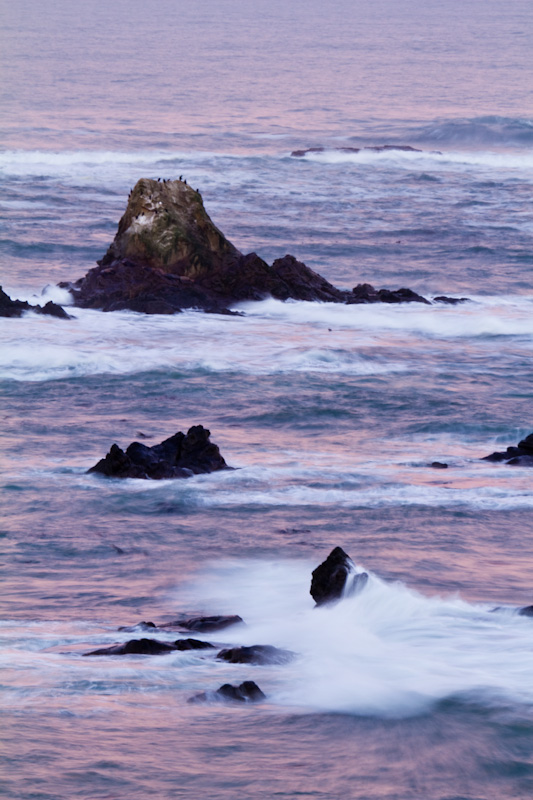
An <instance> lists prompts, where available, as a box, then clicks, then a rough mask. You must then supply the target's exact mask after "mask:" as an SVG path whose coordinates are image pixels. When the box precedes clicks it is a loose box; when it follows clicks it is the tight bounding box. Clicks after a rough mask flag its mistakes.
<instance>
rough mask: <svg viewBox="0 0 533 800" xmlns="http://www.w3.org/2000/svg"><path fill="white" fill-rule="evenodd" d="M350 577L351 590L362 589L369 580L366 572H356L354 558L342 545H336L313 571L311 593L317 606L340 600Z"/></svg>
mask: <svg viewBox="0 0 533 800" xmlns="http://www.w3.org/2000/svg"><path fill="white" fill-rule="evenodd" d="M349 577H350V591H351V592H354V591H358V590H360V589H362V588H363V586H364V585H365V584H366V582H367V580H368V575H367V573H366V572H361V573H356V572H355V565H354V563H353V561H352V559H351V558H350V556H349V555H348V554H347V553H345V552H344V550H343V549H342V547H335V548H334V549H333V550H332V551H331V553H330V554H329V556H328V557H327V558H326V560H325V561H323V562H322V564H320V565H319V566H318V567H317V568H316V569H315V570H313V573H312V580H311V589H310V593H311V596H312V598H313V600H314V601H315V603H316V604H317V606H321V605H324V604H325V603H331V602H333V601H335V600H340V598H341V597H342V596H343V594H345V590H346V589H347V586H348V578H349Z"/></svg>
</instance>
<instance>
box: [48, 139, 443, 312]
mask: <svg viewBox="0 0 533 800" xmlns="http://www.w3.org/2000/svg"><path fill="white" fill-rule="evenodd" d="M369 149H385V150H386V149H391V148H389V146H384V147H383V148H369ZM392 149H413V148H407V147H405V148H403V147H398V148H392ZM302 153H304V151H302ZM60 286H61V287H62V288H66V289H68V290H69V291H70V292H71V293H72V295H73V297H74V303H75V305H77V306H79V307H81V308H96V309H102V310H103V311H120V310H123V309H129V310H131V311H138V312H143V313H146V314H174V313H177V312H179V311H181V310H183V309H187V308H196V309H201V310H203V311H213V312H217V313H236V312H234V311H230V310H229V308H228V307H229V306H230V305H233V304H235V303H239V302H242V301H245V300H263V299H264V298H266V297H274V298H276V299H278V300H288V299H294V300H308V301H322V302H332V303H352V304H353V303H409V302H419V303H428V302H429V301H428V300H426V299H425V298H424V297H422V296H421V295H418V294H417V293H416V292H413V291H412V290H410V289H404V288H402V289H396V290H389V289H379V290H378V289H374V287H372V286H371V285H370V284H361V285H359V286H357V287H355V289H354V290H353V291H348V290H342V289H337V288H336V287H335V286H333V285H332V284H331V283H329V281H327V280H326V279H325V278H323V277H322V276H321V275H319V274H318V273H316V272H313V270H311V269H309V267H307V266H306V265H305V264H303V263H302V262H301V261H298V260H297V259H296V258H295V257H294V256H291V255H286V256H284V257H283V258H278V259H277V260H276V261H274V263H273V264H272V265H271V266H270V265H268V264H267V263H266V262H265V261H263V259H262V258H260V257H259V256H258V255H257V254H256V253H249V254H248V255H244V254H243V253H241V252H240V251H239V250H238V249H237V248H236V247H235V246H234V245H233V244H232V243H231V242H230V241H229V240H228V239H226V237H225V236H224V234H223V233H222V231H220V230H219V229H218V228H217V227H216V225H215V224H214V223H213V222H212V220H211V219H210V217H209V215H208V214H207V212H206V210H205V208H204V204H203V200H202V196H201V194H200V193H199V192H198V191H194V190H193V189H192V188H191V187H190V186H188V185H187V184H186V183H185V182H184V181H181V180H177V181H156V180H150V179H147V178H143V179H142V180H140V181H138V183H137V184H136V185H135V187H134V188H133V190H132V191H131V192H130V196H129V199H128V205H127V208H126V212H125V213H124V215H123V217H122V219H121V220H120V222H119V226H118V231H117V234H116V236H115V238H114V240H113V242H112V244H111V246H110V247H109V249H108V251H107V253H106V254H105V256H104V257H103V258H102V259H101V260H100V261H99V262H98V266H96V267H95V268H94V269H91V270H89V272H88V273H87V274H86V275H85V277H84V278H80V279H79V280H78V281H76V282H74V283H61V284H60ZM451 300H453V298H451Z"/></svg>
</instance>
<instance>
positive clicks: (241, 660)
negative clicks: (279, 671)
mask: <svg viewBox="0 0 533 800" xmlns="http://www.w3.org/2000/svg"><path fill="white" fill-rule="evenodd" d="M294 657H295V653H291V651H290V650H281V649H280V648H278V647H273V646H272V645H270V644H253V645H251V646H249V647H229V648H226V649H224V650H221V651H220V652H219V653H217V658H218V659H220V660H221V661H229V663H230V664H288V663H289V661H292V659H293V658H294Z"/></svg>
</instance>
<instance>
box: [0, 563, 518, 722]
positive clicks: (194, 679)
mask: <svg viewBox="0 0 533 800" xmlns="http://www.w3.org/2000/svg"><path fill="white" fill-rule="evenodd" d="M314 566H316V564H312V563H310V562H309V561H301V560H298V561H296V560H295V561H288V560H281V559H280V560H277V561H264V560H263V561H255V560H240V561H224V562H218V563H217V564H216V565H215V564H214V565H211V566H207V567H204V569H203V571H202V572H201V573H198V574H196V575H194V576H192V577H190V578H189V580H188V581H185V580H181V581H180V588H179V590H174V591H172V592H171V597H169V601H171V603H172V606H173V607H178V608H210V609H216V611H217V613H222V614H224V613H236V612H240V613H242V615H243V617H244V618H245V621H246V625H241V626H237V627H235V628H234V629H231V632H225V635H224V639H225V640H226V641H227V640H230V641H231V643H233V644H235V645H252V644H258V643H268V644H272V645H274V646H277V647H282V648H286V649H288V650H291V651H292V652H294V653H295V656H296V657H295V659H294V661H293V662H292V663H290V664H287V665H283V666H262V667H261V666H254V667H252V668H250V666H249V665H248V666H245V667H240V666H239V665H232V664H227V663H226V662H223V661H216V660H215V659H214V658H213V656H212V655H205V653H202V654H197V653H193V654H191V653H179V652H173V653H170V654H168V655H163V656H158V657H156V658H146V657H143V656H139V657H135V656H133V657H128V658H121V659H109V658H107V659H106V658H101V659H99V658H95V659H84V658H81V657H80V655H81V653H82V652H84V651H87V650H90V649H92V648H94V647H95V646H98V645H101V644H104V643H111V642H114V641H125V640H126V639H128V638H131V636H132V635H131V633H127V632H123V633H120V632H117V631H116V625H115V626H113V625H112V624H111V625H108V626H104V627H103V626H102V624H101V623H100V624H99V623H97V622H92V623H91V622H88V621H87V620H80V621H76V620H73V621H72V622H71V623H62V624H58V623H54V622H53V621H51V622H50V621H47V622H46V623H38V624H35V623H34V624H22V625H21V624H20V622H19V623H17V624H12V623H10V622H9V621H7V622H4V623H3V624H2V625H1V627H0V633H1V635H2V639H3V642H4V645H5V647H4V648H3V654H2V656H1V659H0V661H1V665H2V666H3V667H5V668H6V669H5V670H4V685H5V687H6V688H9V684H10V681H11V680H13V688H12V690H11V691H10V692H9V693H6V695H5V700H4V702H5V704H6V705H9V706H12V707H30V706H31V708H32V709H33V708H34V706H36V705H38V704H39V703H40V704H42V705H46V704H47V703H48V702H50V701H52V702H56V700H55V699H56V698H59V699H60V702H62V703H63V704H64V703H65V698H66V697H68V698H69V701H68V702H69V708H70V709H72V710H73V711H74V712H75V711H76V710H77V708H78V707H79V708H83V707H84V706H85V707H86V698H87V696H91V697H100V696H102V695H106V694H112V695H113V696H114V703H115V704H116V702H117V700H118V697H119V696H121V695H122V696H124V697H126V698H129V697H131V695H132V694H134V693H144V694H146V693H149V694H151V695H152V696H153V701H152V702H157V699H156V698H157V696H158V695H161V696H163V697H166V696H167V693H168V691H169V689H172V695H173V697H174V698H176V697H177V698H178V703H179V702H180V701H181V703H183V705H185V702H186V699H187V698H188V697H190V695H191V694H193V693H195V692H196V691H198V689H199V688H200V687H201V688H214V687H216V686H219V685H220V684H221V683H225V682H230V683H231V682H233V683H235V682H236V681H240V680H243V679H250V672H251V670H252V671H253V678H254V680H256V681H257V682H258V683H259V685H260V686H261V688H262V689H263V690H264V691H265V693H266V694H267V697H268V702H269V704H270V706H272V705H274V706H278V707H280V706H281V707H286V708H287V707H288V708H291V709H292V710H297V711H299V712H303V713H306V712H311V713H313V712H317V711H319V712H337V713H344V714H352V715H358V716H362V715H365V716H374V717H380V718H401V717H409V716H414V715H419V714H421V713H427V712H428V711H430V710H431V709H433V708H434V707H435V706H437V705H438V704H439V703H442V702H444V701H448V700H450V699H455V700H456V701H458V702H460V701H461V700H462V701H464V702H467V703H471V702H476V703H478V704H482V705H484V706H485V707H495V706H496V707H497V706H500V707H501V706H507V705H508V704H509V703H513V704H518V705H520V707H522V708H524V707H529V708H530V709H531V707H532V706H533V688H532V686H531V679H530V676H531V673H532V671H533V623H532V621H531V619H528V618H527V617H521V616H519V615H518V613H517V609H515V608H512V607H510V606H507V607H503V608H499V609H497V610H496V609H494V607H493V606H489V605H488V604H472V603H468V602H466V601H464V600H462V599H461V598H460V597H459V596H448V597H439V596H432V597H431V596H430V597H428V596H424V595H422V594H420V593H419V592H417V591H415V590H413V589H411V588H409V586H408V585H407V584H406V583H402V582H395V583H389V582H385V581H384V580H382V579H381V578H380V577H379V576H378V575H376V574H375V573H372V572H369V580H368V582H367V584H366V586H365V588H364V589H363V591H361V592H360V593H359V594H357V595H354V596H352V597H345V598H344V599H342V600H341V601H340V602H338V603H337V604H334V605H329V606H324V607H320V608H314V607H313V605H314V604H313V601H312V599H311V597H310V595H309V584H310V574H311V570H312V569H313V567H314ZM357 569H358V571H361V570H362V569H363V566H362V565H358V567H357ZM168 637H169V638H172V639H175V638H176V634H168ZM213 637H214V641H215V642H217V641H219V637H220V634H218V635H216V634H213V635H212V636H211V635H209V634H205V635H204V636H203V637H202V638H205V639H206V640H210V639H213ZM158 638H165V634H158ZM215 652H216V651H215ZM36 670H38V673H39V681H38V682H35V681H30V680H28V682H27V685H26V686H25V687H24V686H23V684H22V681H21V675H25V674H29V675H30V676H31V675H33V674H34V673H35V671H36ZM76 700H77V702H76ZM128 702H129V700H128Z"/></svg>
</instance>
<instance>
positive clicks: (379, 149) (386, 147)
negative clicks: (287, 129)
mask: <svg viewBox="0 0 533 800" xmlns="http://www.w3.org/2000/svg"><path fill="white" fill-rule="evenodd" d="M328 149H331V148H326V147H308V148H307V149H306V150H293V151H292V153H291V156H294V158H303V157H304V156H306V155H307V154H308V153H324V152H325V151H326V150H328ZM333 149H334V150H335V152H336V153H360V152H361V151H365V152H371V153H387V152H389V151H390V150H400V151H403V152H407V153H422V152H423V151H422V150H417V148H416V147H411V146H410V145H408V144H378V145H374V146H373V147H335V148H333Z"/></svg>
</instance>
